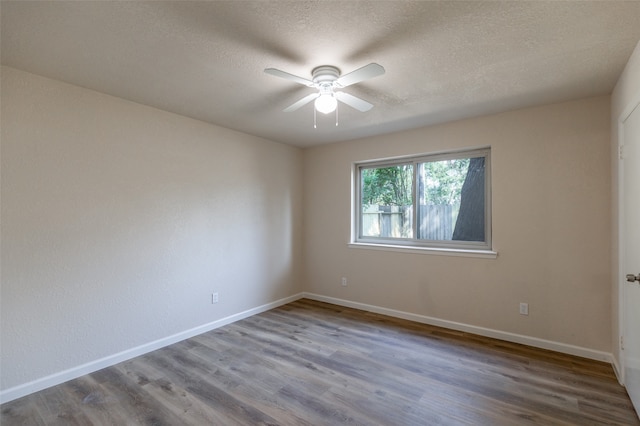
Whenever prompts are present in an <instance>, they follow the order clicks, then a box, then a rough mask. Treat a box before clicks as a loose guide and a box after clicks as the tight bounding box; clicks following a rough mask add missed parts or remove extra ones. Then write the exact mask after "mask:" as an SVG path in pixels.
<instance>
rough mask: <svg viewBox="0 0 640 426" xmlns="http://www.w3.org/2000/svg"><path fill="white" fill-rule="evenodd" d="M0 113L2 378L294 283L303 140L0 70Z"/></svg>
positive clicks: (271, 297)
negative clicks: (296, 144)
mask: <svg viewBox="0 0 640 426" xmlns="http://www.w3.org/2000/svg"><path fill="white" fill-rule="evenodd" d="M1 114H2V116H1V117H2V133H1V142H2V145H1V167H2V169H1V170H2V207H1V215H2V216H1V217H2V254H1V261H2V263H1V268H2V287H1V289H2V290H1V291H2V293H1V336H2V346H1V355H2V357H1V359H2V383H1V388H2V389H3V390H6V389H8V388H12V387H15V386H18V385H24V384H25V383H29V382H30V381H33V380H36V379H42V378H43V377H47V376H48V375H50V374H57V373H60V372H63V371H64V370H66V369H69V368H76V367H78V366H81V365H83V364H85V363H90V362H95V361H96V360H100V359H102V358H103V357H108V356H111V355H113V354H117V353H119V352H120V351H126V350H130V349H131V348H135V347H138V346H140V345H144V344H147V343H149V342H153V341H156V340H158V339H164V338H167V336H172V335H174V334H176V333H181V332H183V331H185V330H189V329H192V328H194V327H199V326H202V325H203V324H207V323H210V322H212V321H215V320H217V319H220V318H224V317H227V316H229V315H232V314H237V313H238V312H242V311H244V310H247V309H250V308H255V307H257V306H260V305H262V304H266V303H269V302H273V301H276V300H279V299H281V298H284V297H287V296H291V295H292V294H297V293H299V292H300V291H301V290H302V287H301V281H300V279H299V278H300V268H301V257H300V253H301V240H300V237H301V218H302V216H301V215H302V211H301V205H302V198H301V196H302V188H301V181H302V168H301V164H302V158H301V155H302V154H301V151H300V150H299V149H297V148H293V147H289V146H285V145H282V144H277V143H273V142H270V141H266V140H263V139H259V138H256V137H252V136H248V135H245V134H241V133H237V132H233V131H230V130H226V129H223V128H220V127H216V126H213V125H209V124H205V123H202V122H199V121H195V120H192V119H188V118H185V117H181V116H177V115H175V114H170V113H167V112H163V111H159V110H156V109H153V108H149V107H146V106H142V105H138V104H134V103H131V102H128V101H125V100H122V99H119V98H114V97H111V96H107V95H103V94H99V93H96V92H93V91H89V90H86V89H82V88H80V87H76V86H71V85H68V84H65V83H62V82H58V81H54V80H49V79H46V78H42V77H38V76H35V75H32V74H27V73H24V72H21V71H18V70H15V69H11V68H6V67H3V68H2V110H1ZM213 291H217V292H219V297H220V302H219V303H218V304H217V305H212V304H211V298H210V296H211V293H212V292H213Z"/></svg>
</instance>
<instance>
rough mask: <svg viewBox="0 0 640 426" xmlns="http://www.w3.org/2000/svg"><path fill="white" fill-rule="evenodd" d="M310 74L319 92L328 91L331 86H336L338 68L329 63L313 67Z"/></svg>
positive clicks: (338, 73)
mask: <svg viewBox="0 0 640 426" xmlns="http://www.w3.org/2000/svg"><path fill="white" fill-rule="evenodd" d="M311 75H312V76H313V82H314V83H315V84H316V86H317V87H318V88H319V89H320V93H327V92H329V93H330V92H331V89H333V87H337V83H336V80H337V79H338V77H340V70H339V69H338V68H336V67H332V66H331V65H322V66H319V67H316V68H314V69H313V71H311Z"/></svg>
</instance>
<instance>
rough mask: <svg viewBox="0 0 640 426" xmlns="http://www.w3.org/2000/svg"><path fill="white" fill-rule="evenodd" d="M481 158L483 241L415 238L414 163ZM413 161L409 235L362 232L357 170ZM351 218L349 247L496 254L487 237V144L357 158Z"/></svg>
mask: <svg viewBox="0 0 640 426" xmlns="http://www.w3.org/2000/svg"><path fill="white" fill-rule="evenodd" d="M472 157H484V158H485V173H484V175H485V179H484V180H485V182H484V183H485V205H484V208H485V212H484V213H485V214H484V218H485V232H484V233H485V241H482V242H480V241H446V240H444V241H443V240H426V239H418V238H416V236H417V214H418V213H417V212H418V209H417V204H418V202H419V201H418V197H416V188H417V185H418V180H417V177H418V176H417V174H418V164H419V163H424V162H430V161H442V160H453V159H459V158H472ZM403 164H413V186H412V199H413V221H412V222H413V238H389V237H369V236H363V235H362V229H361V227H362V223H361V218H362V189H361V170H362V169H368V168H377V167H391V166H395V165H403ZM352 178H353V180H352V191H351V192H352V208H351V212H352V221H351V241H350V244H349V246H350V247H354V248H367V249H377V250H392V251H405V252H416V251H420V252H424V253H427V254H445V255H454V256H470V257H491V258H495V257H497V253H496V252H495V251H493V248H492V239H491V147H481V148H472V149H464V150H459V151H447V152H436V153H425V154H418V155H411V156H403V157H393V158H384V159H376V160H367V161H358V162H355V163H353V167H352Z"/></svg>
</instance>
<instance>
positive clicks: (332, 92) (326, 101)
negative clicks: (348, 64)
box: [264, 63, 384, 125]
mask: <svg viewBox="0 0 640 426" xmlns="http://www.w3.org/2000/svg"><path fill="white" fill-rule="evenodd" d="M264 72H265V73H267V74H271V75H274V76H276V77H280V78H284V79H287V80H291V81H293V82H295V83H298V84H302V85H304V86H307V87H313V88H315V89H318V91H317V92H316V93H312V94H310V95H307V96H305V97H304V98H302V99H300V100H299V101H297V102H294V103H293V104H291V105H289V106H288V107H287V108H285V109H284V110H283V111H284V112H291V111H295V110H297V109H299V108H301V107H303V106H304V105H306V104H308V103H309V102H311V101H313V100H315V103H314V106H315V110H316V111H319V112H321V113H323V114H328V113H330V112H333V111H335V110H336V108H337V106H338V101H340V102H343V103H345V104H347V105H349V106H350V107H352V108H355V109H357V110H358V111H361V112H366V111H369V110H370V109H371V108H373V104H370V103H369V102H367V101H365V100H364V99H360V98H358V97H356V96H353V95H350V94H349V93H346V92H341V91H339V90H338V89H342V88H344V87H347V86H351V85H352V84H356V83H359V82H361V81H364V80H368V79H370V78H373V77H377V76H379V75H382V74H384V68H383V67H382V66H381V65H378V64H376V63H371V64H369V65H365V66H363V67H362V68H358V69H357V70H355V71H352V72H350V73H348V74H345V75H343V76H340V70H339V69H338V68H337V67H334V66H332V65H322V66H319V67H316V68H314V69H313V70H312V71H311V75H312V79H311V80H308V79H306V78H303V77H298V76H297V75H293V74H289V73H288V72H284V71H280V70H278V69H275V68H267V69H265V70H264ZM336 125H337V123H336Z"/></svg>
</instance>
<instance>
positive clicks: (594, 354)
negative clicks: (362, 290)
mask: <svg viewBox="0 0 640 426" xmlns="http://www.w3.org/2000/svg"><path fill="white" fill-rule="evenodd" d="M302 296H303V297H306V298H307V299H312V300H317V301H319V302H327V303H333V304H334V305H340V306H345V307H348V308H354V309H360V310H363V311H368V312H374V313H377V314H382V315H387V316H390V317H395V318H402V319H406V320H409V321H415V322H419V323H423V324H429V325H435V326H438V327H443V328H449V329H452V330H457V331H464V332H467V333H472V334H477V335H480V336H485V337H492V338H494V339H499V340H505V341H507V342H513V343H521V344H523V345H528V346H533V347H535V348H541V349H548V350H552V351H555V352H561V353H565V354H569V355H575V356H580V357H583V358H588V359H593V360H597V361H604V362H607V363H610V364H612V365H613V366H614V371H615V364H614V359H613V355H612V354H611V353H608V352H602V351H596V350H593V349H589V348H583V347H580V346H574V345H568V344H565V343H560V342H554V341H551V340H545V339H539V338H537V337H530V336H524V335H521V334H515V333H509V332H506V331H500V330H493V329H490V328H484V327H478V326H475V325H469V324H463V323H459V322H455V321H447V320H443V319H439V318H434V317H429V316H426V315H419V314H412V313H409V312H404V311H397V310H395V309H389V308H382V307H380V306H374V305H367V304H366V303H360V302H352V301H350V300H344V299H338V298H335V297H328V296H322V295H319V294H314V293H302Z"/></svg>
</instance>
